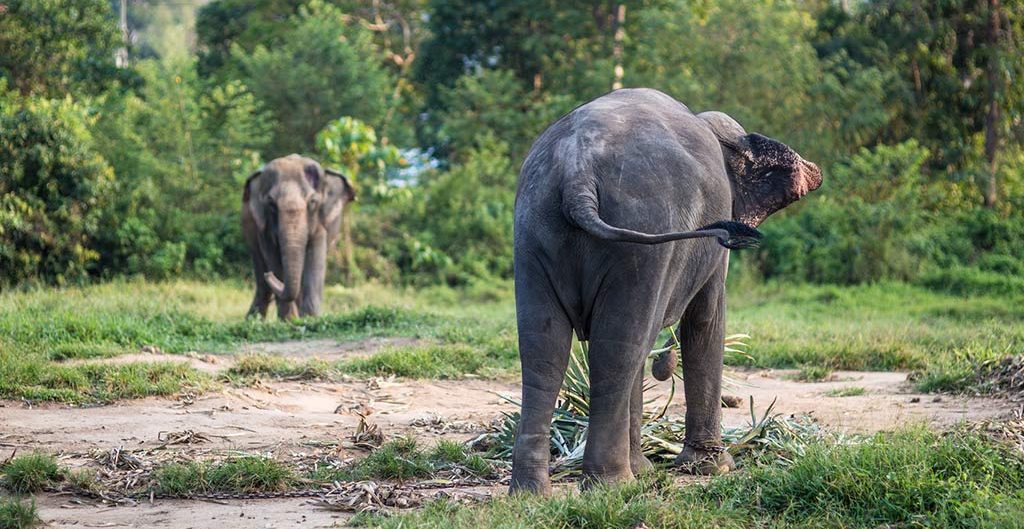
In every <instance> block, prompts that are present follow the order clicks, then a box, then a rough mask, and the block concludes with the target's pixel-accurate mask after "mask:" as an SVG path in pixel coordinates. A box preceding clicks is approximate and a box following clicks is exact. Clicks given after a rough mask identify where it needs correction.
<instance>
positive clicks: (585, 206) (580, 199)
mask: <svg viewBox="0 0 1024 529" xmlns="http://www.w3.org/2000/svg"><path fill="white" fill-rule="evenodd" d="M594 184H595V183H594V182H593V181H591V182H590V185H588V184H586V183H577V184H576V185H573V186H567V187H566V188H565V189H563V190H562V211H563V212H564V213H565V216H566V217H568V219H569V220H571V221H572V222H573V223H574V224H576V226H578V227H579V228H580V229H582V230H583V231H585V232H587V233H589V234H591V235H593V236H594V237H597V238H599V239H604V240H606V241H615V242H633V243H639V244H659V243H663V242H669V241H678V240H681V239H700V238H704V237H715V238H717V239H718V243H719V244H721V245H722V246H725V247H726V248H729V249H731V250H737V249H741V248H753V247H755V246H757V245H758V244H760V239H761V232H759V231H757V229H755V228H751V227H750V226H747V225H746V224H743V223H742V222H736V221H731V220H723V221H719V222H716V223H714V224H709V225H707V226H704V227H703V228H700V229H698V230H693V231H677V232H671V233H643V232H639V231H634V230H629V229H626V228H619V227H616V226H612V225H610V224H608V223H607V222H605V221H603V220H601V216H600V215H599V214H598V204H597V192H596V189H594V188H591V186H593V185H594Z"/></svg>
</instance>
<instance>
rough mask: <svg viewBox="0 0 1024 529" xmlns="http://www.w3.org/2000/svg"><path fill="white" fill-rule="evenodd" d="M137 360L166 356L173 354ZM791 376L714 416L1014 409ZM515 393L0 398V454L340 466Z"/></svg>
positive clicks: (243, 515) (445, 390) (889, 421)
mask: <svg viewBox="0 0 1024 529" xmlns="http://www.w3.org/2000/svg"><path fill="white" fill-rule="evenodd" d="M378 342H379V343H374V344H356V345H353V344H347V345H346V344H337V343H333V344H332V343H321V342H315V343H312V344H311V343H309V342H306V343H304V344H303V345H302V348H298V349H294V348H291V349H290V348H288V347H287V346H282V345H280V344H278V345H274V346H254V347H253V350H260V351H262V352H266V353H269V354H282V355H287V356H293V355H294V356H313V355H318V354H319V353H323V352H324V351H330V352H331V354H334V355H347V354H368V351H367V349H371V348H372V347H374V346H376V348H379V347H380V346H382V345H381V344H387V343H388V342H387V341H386V340H384V341H381V340H379V339H378ZM367 345H369V346H367ZM372 350H374V349H371V350H370V351H369V352H372ZM296 351H298V352H296ZM317 351H319V353H318V352H317ZM142 356H143V357H146V358H148V359H153V358H154V357H157V356H159V357H161V358H160V359H163V358H162V357H163V356H171V355H142ZM121 358H123V357H121ZM173 358H175V359H176V360H175V361H187V362H190V363H193V364H201V365H205V366H213V367H215V368H217V369H223V368H224V367H225V364H226V363H229V362H230V359H229V358H223V359H218V360H216V361H214V362H209V361H204V360H203V359H202V358H187V357H180V356H179V357H173ZM111 361H123V360H121V359H112V360H111ZM207 369H211V367H207ZM791 374H792V372H790V371H779V370H776V371H764V370H758V371H741V372H731V373H729V379H730V380H732V381H734V382H733V383H732V384H731V385H730V386H729V387H727V389H726V391H725V392H726V393H727V394H731V395H736V396H738V397H741V398H742V399H743V400H744V404H743V406H742V407H740V408H738V409H727V410H724V421H725V423H726V424H727V425H729V426H737V425H742V424H745V423H747V422H749V419H750V412H749V405H748V403H747V399H748V398H749V397H750V396H752V397H753V399H754V407H755V409H756V410H757V412H758V413H759V414H760V413H763V411H764V409H765V408H766V407H767V406H768V405H769V404H770V403H771V402H772V400H773V399H777V400H776V404H775V408H774V411H775V412H777V413H783V414H801V413H810V414H811V415H813V416H815V417H817V418H818V420H819V421H820V422H821V423H823V424H824V425H827V426H829V427H832V428H836V429H839V430H842V431H846V432H858V433H864V432H874V431H879V430H887V429H892V428H894V427H896V426H900V425H905V424H908V423H914V422H923V423H926V424H930V425H934V426H937V427H944V426H948V425H950V424H953V423H956V422H958V421H962V420H966V419H970V420H979V419H984V418H990V417H996V416H1002V415H1006V414H1008V413H1010V411H1011V410H1012V405H1010V404H1008V403H1006V402H1003V401H1000V400H995V399H981V398H961V397H949V396H942V397H941V398H936V397H935V396H932V395H920V394H915V393H913V392H911V390H910V388H909V386H908V385H907V384H906V382H905V379H906V375H905V374H902V373H859V372H838V373H836V376H835V380H833V381H829V382H819V383H803V382H796V381H793V380H790V379H789V378H788V377H789V376H790V375H791ZM842 387H859V388H863V389H864V394H863V395H858V396H850V397H834V396H828V392H830V391H832V390H835V389H837V388H842ZM668 388H669V384H668V383H661V384H659V385H658V386H656V387H655V389H654V390H653V393H657V394H666V393H667V392H668ZM678 389H679V391H678V392H677V398H676V401H675V402H674V403H673V404H672V406H671V407H670V413H674V414H680V415H681V414H682V413H683V410H684V403H683V402H682V392H681V387H680V388H678ZM518 394H519V385H518V382H517V381H514V380H508V381H494V380H474V379H469V380H458V381H415V380H392V379H375V380H369V381H351V382H331V383H327V382H317V383H307V382H272V383H267V384H265V385H263V386H261V387H255V388H225V389H224V390H222V391H220V392H216V393H209V394H206V395H202V396H199V397H197V398H195V399H194V400H190V399H185V400H172V399H162V398H147V399H140V400H134V401H126V402H121V403H117V404H114V405H110V406H103V407H93V408H69V407H65V406H60V405H55V404H46V405H41V406H36V407H31V408H30V407H27V406H26V405H24V404H23V403H20V402H12V401H7V402H3V401H0V457H6V456H7V455H8V454H9V453H10V452H11V451H12V450H15V449H16V450H18V451H19V452H26V451H31V450H33V449H41V450H45V451H47V452H50V453H54V454H57V455H58V457H60V458H61V461H62V463H63V464H67V465H69V466H72V467H77V466H88V465H95V463H94V460H93V458H92V456H93V455H95V454H96V453H97V452H99V451H109V450H111V449H115V448H118V447H123V448H124V449H126V450H165V451H166V454H167V457H172V458H192V457H208V456H212V455H218V454H224V453H226V452H227V451H230V450H242V451H246V452H259V453H263V454H273V455H275V456H276V457H279V458H283V459H289V458H292V459H294V458H297V457H302V456H304V455H308V454H320V453H330V454H332V455H334V456H336V457H340V458H347V457H355V456H357V455H359V453H360V452H359V451H358V450H356V449H354V448H353V447H351V445H350V443H349V442H348V438H349V436H350V435H351V434H352V433H353V432H354V431H355V428H356V426H357V425H358V423H359V417H360V414H362V415H365V416H367V417H368V420H369V421H371V422H373V423H375V424H377V425H378V426H379V427H380V428H381V429H382V431H383V432H384V434H385V436H387V437H394V436H398V435H403V434H408V435H413V436H415V437H417V438H420V439H423V440H425V441H426V440H431V439H435V438H438V437H446V438H452V439H457V440H464V439H467V438H471V437H474V436H476V435H478V434H479V433H481V432H483V431H485V430H486V429H487V425H488V424H489V423H491V422H492V421H493V420H494V419H495V418H496V417H498V416H499V415H500V413H501V412H502V411H513V410H514V409H515V406H514V405H513V404H511V403H509V402H508V400H507V398H504V397H503V396H505V397H511V398H518ZM188 431H190V432H193V433H196V434H201V435H202V437H204V438H205V441H203V442H201V443H199V444H181V445H178V444H175V445H167V446H162V445H164V443H165V441H166V440H167V439H168V437H169V436H174V435H178V434H181V433H182V432H188ZM154 453H155V452H154ZM161 453H164V452H161ZM496 490H497V489H496ZM38 502H39V508H40V515H41V517H42V518H43V520H45V521H47V522H48V527H55V528H56V527H166V528H175V529H180V528H185V527H195V528H207V527H208V528H216V529H224V528H226V527H288V526H294V527H332V526H340V525H343V524H344V522H345V520H346V519H347V516H346V515H344V514H342V513H338V512H333V511H329V510H325V509H321V508H319V507H317V506H315V505H312V504H310V502H309V500H302V499H289V500H247V501H228V502H220V503H212V502H207V501H192V502H185V501H158V502H156V503H155V504H152V505H151V504H148V503H147V504H143V505H139V506H135V507H110V506H105V505H99V504H95V503H94V502H89V501H84V502H83V501H81V500H75V499H72V498H68V497H63V496H54V495H42V496H40V497H39V498H38Z"/></svg>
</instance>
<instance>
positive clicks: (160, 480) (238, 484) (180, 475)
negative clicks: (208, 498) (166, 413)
mask: <svg viewBox="0 0 1024 529" xmlns="http://www.w3.org/2000/svg"><path fill="white" fill-rule="evenodd" d="M154 481H155V485H154V488H155V490H156V492H158V493H160V494H168V495H187V494H190V493H211V492H229V493H230V492H242V493H248V492H276V491H283V490H287V489H288V488H289V487H290V486H291V485H292V484H294V483H295V482H296V481H297V478H296V476H295V474H294V473H293V472H292V471H291V470H290V469H289V468H287V467H285V466H284V465H282V464H281V463H279V462H277V461H275V460H273V459H267V458H263V457H255V456H245V457H240V458H237V459H232V460H228V461H223V462H220V463H210V462H206V461H191V462H188V463H174V464H170V465H167V466H164V467H161V468H159V469H157V471H156V472H155V474H154Z"/></svg>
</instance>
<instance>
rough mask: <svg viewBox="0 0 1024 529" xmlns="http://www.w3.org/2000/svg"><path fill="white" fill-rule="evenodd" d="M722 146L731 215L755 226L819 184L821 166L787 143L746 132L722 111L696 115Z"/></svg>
mask: <svg viewBox="0 0 1024 529" xmlns="http://www.w3.org/2000/svg"><path fill="white" fill-rule="evenodd" d="M697 116H698V117H700V118H701V119H703V120H704V121H705V123H707V124H708V128H709V129H711V131H712V132H713V133H714V135H715V136H716V137H717V138H718V142H719V144H721V146H722V155H723V157H724V160H723V161H724V162H725V167H726V170H727V172H728V173H729V179H730V180H731V183H732V187H733V219H735V220H738V221H740V222H743V223H744V224H747V225H750V226H754V227H756V226H757V225H759V224H761V222H763V221H764V219H765V218H767V217H768V216H769V215H771V214H772V213H775V212H776V211H778V210H780V209H782V208H784V207H786V206H788V205H789V204H792V203H793V202H795V201H797V200H800V198H801V197H803V196H804V195H806V194H807V193H809V192H811V191H814V190H815V189H817V188H818V186H820V185H821V170H820V169H818V166H817V165H814V164H813V163H811V162H808V161H807V160H804V159H803V158H802V157H801V156H800V155H799V154H797V152H796V151H795V150H793V149H792V148H790V147H789V146H788V145H786V144H784V143H782V142H780V141H777V140H773V139H771V138H768V137H765V136H762V135H760V134H757V133H756V132H755V133H750V134H748V133H747V132H746V131H745V130H744V129H743V127H742V126H740V124H739V123H737V122H736V120H734V119H732V118H731V117H729V116H728V115H727V114H723V113H721V112H702V113H700V114H698V115H697Z"/></svg>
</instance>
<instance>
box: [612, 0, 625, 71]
mask: <svg viewBox="0 0 1024 529" xmlns="http://www.w3.org/2000/svg"><path fill="white" fill-rule="evenodd" d="M625 37H626V4H619V9H618V14H617V15H616V17H615V36H614V37H613V38H614V42H615V44H614V45H613V46H612V58H613V59H614V60H615V70H614V72H613V75H614V77H613V81H612V90H618V89H620V88H622V77H623V75H624V74H625V70H623V68H622V40H623V39H624V38H625Z"/></svg>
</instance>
